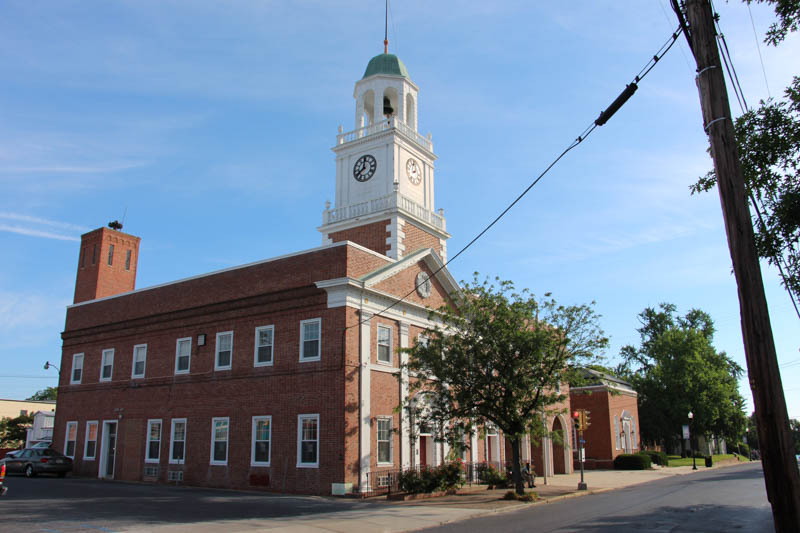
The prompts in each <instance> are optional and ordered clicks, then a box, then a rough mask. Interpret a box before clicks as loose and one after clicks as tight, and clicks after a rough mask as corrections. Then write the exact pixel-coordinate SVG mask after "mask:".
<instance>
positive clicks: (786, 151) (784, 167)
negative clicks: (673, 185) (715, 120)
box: [691, 77, 800, 315]
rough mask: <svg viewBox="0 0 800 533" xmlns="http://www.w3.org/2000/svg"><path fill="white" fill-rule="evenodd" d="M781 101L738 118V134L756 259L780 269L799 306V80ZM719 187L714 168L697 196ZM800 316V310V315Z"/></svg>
mask: <svg viewBox="0 0 800 533" xmlns="http://www.w3.org/2000/svg"><path fill="white" fill-rule="evenodd" d="M785 96H786V98H785V99H784V100H783V101H773V100H769V101H766V102H765V101H763V100H762V101H761V103H760V105H759V107H758V108H757V109H754V110H750V111H747V112H746V113H745V114H743V115H742V116H740V117H739V118H737V119H736V122H735V124H734V131H735V133H736V142H737V144H738V148H739V157H740V159H741V163H742V174H743V175H744V180H745V187H746V189H747V193H748V195H749V197H750V202H751V205H752V207H753V212H752V216H753V226H754V229H755V240H756V250H757V251H758V255H759V256H761V257H763V258H764V259H767V261H769V263H770V264H772V265H774V266H776V267H778V268H779V269H780V273H781V276H782V278H783V285H784V287H785V288H786V290H787V291H788V292H789V293H790V295H791V297H792V300H793V301H794V302H795V305H796V306H797V305H798V303H800V77H795V78H794V81H793V83H792V85H791V86H790V87H789V88H788V89H786V93H785ZM716 183H717V178H716V174H715V173H714V171H713V170H712V171H711V172H709V173H708V174H706V175H705V176H704V177H702V178H700V180H699V181H698V182H697V183H695V184H694V185H692V187H691V189H692V192H693V193H698V192H701V191H708V190H710V189H712V188H713V187H714V186H715V185H716ZM798 314H799V315H800V311H798Z"/></svg>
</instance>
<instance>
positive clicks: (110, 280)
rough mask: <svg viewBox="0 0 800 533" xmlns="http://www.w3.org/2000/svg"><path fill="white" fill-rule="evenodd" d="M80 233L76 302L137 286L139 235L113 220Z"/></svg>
mask: <svg viewBox="0 0 800 533" xmlns="http://www.w3.org/2000/svg"><path fill="white" fill-rule="evenodd" d="M109 226H110V227H108V228H98V229H96V230H94V231H90V232H89V233H85V234H83V235H81V249H80V254H79V257H78V275H77V277H76V279H75V300H74V302H73V303H79V302H85V301H87V300H96V299H97V298H104V297H106V296H113V295H115V294H122V293H123V292H129V291H132V290H134V289H135V288H136V262H137V260H138V259H139V241H140V240H141V239H140V238H139V237H135V236H133V235H128V234H127V233H123V232H122V231H119V230H121V229H122V224H120V223H118V222H116V221H114V222H112V223H111V224H109Z"/></svg>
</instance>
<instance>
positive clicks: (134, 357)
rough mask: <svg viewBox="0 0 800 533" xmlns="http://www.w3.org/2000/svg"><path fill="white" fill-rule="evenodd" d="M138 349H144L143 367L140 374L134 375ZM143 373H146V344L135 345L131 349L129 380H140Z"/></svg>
mask: <svg viewBox="0 0 800 533" xmlns="http://www.w3.org/2000/svg"><path fill="white" fill-rule="evenodd" d="M138 348H144V361H143V363H144V365H142V366H143V368H142V373H141V374H137V373H136V350H137V349H138ZM145 372H147V344H137V345H135V346H134V347H133V362H132V363H131V379H137V378H138V379H141V378H143V377H144V376H145Z"/></svg>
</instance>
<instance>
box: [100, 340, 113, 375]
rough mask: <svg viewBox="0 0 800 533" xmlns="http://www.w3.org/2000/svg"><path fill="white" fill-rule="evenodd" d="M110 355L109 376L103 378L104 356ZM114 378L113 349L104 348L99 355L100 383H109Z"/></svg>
mask: <svg viewBox="0 0 800 533" xmlns="http://www.w3.org/2000/svg"><path fill="white" fill-rule="evenodd" d="M108 353H110V354H111V375H109V376H108V377H107V378H104V377H103V369H104V368H105V366H106V354H108ZM113 377H114V348H106V349H105V350H103V351H102V352H101V354H100V381H111V380H112V378H113Z"/></svg>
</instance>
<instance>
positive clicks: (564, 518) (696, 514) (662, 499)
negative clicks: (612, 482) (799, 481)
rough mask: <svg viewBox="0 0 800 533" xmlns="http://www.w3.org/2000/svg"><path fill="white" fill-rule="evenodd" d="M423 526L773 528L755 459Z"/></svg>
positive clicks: (561, 532) (555, 530) (547, 531)
mask: <svg viewBox="0 0 800 533" xmlns="http://www.w3.org/2000/svg"><path fill="white" fill-rule="evenodd" d="M424 531H425V533H430V532H453V531H458V532H460V533H470V532H476V533H477V532H480V533H486V532H487V531H502V532H504V533H506V532H509V533H513V532H523V531H524V532H530V531H536V532H537V533H571V532H576V531H590V532H592V533H602V532H609V533H611V532H613V533H626V532H631V533H632V532H642V531H648V532H661V531H663V532H667V531H668V532H670V533H678V532H703V533H712V532H730V531H742V532H747V533H758V532H762V531H763V532H774V531H775V529H774V526H773V521H772V510H771V508H770V506H769V502H768V501H767V495H766V489H765V488H764V474H763V471H762V470H761V463H759V462H754V463H752V464H749V465H745V466H738V467H736V468H725V469H719V470H710V471H701V472H698V473H695V474H692V475H689V476H678V477H674V478H668V479H663V480H660V481H654V482H651V483H646V484H642V485H637V486H634V487H629V488H626V489H620V490H615V491H611V492H606V493H603V494H595V495H592V496H588V497H583V498H577V499H567V500H562V501H560V502H555V503H552V504H550V505H542V506H532V507H530V508H528V509H525V510H523V511H518V512H513V513H505V514H501V515H493V516H487V517H481V518H476V519H472V520H469V521H465V522H460V523H455V524H448V525H445V526H442V527H437V528H430V529H425V530H424Z"/></svg>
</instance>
